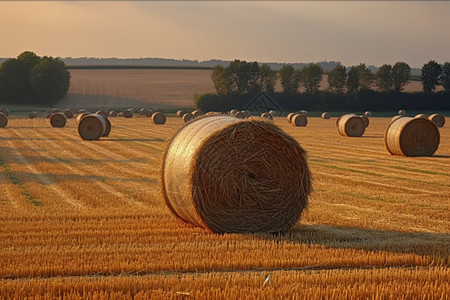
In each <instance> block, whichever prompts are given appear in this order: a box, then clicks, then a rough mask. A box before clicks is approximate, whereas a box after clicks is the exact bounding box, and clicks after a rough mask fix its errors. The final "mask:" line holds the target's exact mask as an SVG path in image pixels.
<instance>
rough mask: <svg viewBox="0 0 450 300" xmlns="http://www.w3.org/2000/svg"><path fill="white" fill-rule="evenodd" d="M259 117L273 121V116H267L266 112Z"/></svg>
mask: <svg viewBox="0 0 450 300" xmlns="http://www.w3.org/2000/svg"><path fill="white" fill-rule="evenodd" d="M260 117H261V118H264V119H269V120H273V116H272V115H271V114H269V113H268V112H264V113H262V114H261V116H260Z"/></svg>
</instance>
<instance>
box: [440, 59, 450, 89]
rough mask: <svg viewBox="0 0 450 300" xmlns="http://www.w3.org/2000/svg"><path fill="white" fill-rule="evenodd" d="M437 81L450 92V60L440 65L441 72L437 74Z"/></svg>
mask: <svg viewBox="0 0 450 300" xmlns="http://www.w3.org/2000/svg"><path fill="white" fill-rule="evenodd" d="M439 83H440V84H441V85H442V86H443V87H444V89H445V90H446V91H447V92H450V62H446V63H444V64H443V65H442V73H441V75H440V76H439Z"/></svg>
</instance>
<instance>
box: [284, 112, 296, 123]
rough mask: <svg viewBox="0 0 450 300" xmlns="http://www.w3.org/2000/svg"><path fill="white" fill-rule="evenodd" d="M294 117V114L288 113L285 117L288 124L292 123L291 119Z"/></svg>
mask: <svg viewBox="0 0 450 300" xmlns="http://www.w3.org/2000/svg"><path fill="white" fill-rule="evenodd" d="M294 115H295V113H288V115H287V116H286V118H287V120H288V122H289V123H291V121H292V117H293V116H294Z"/></svg>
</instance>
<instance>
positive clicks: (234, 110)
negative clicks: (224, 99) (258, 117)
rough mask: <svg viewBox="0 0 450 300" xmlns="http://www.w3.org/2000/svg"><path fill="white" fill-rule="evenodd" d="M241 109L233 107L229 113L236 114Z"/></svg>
mask: <svg viewBox="0 0 450 300" xmlns="http://www.w3.org/2000/svg"><path fill="white" fill-rule="evenodd" d="M238 111H239V110H237V109H232V110H230V112H229V113H228V114H229V115H230V116H234V115H235V114H236V113H237V112H238Z"/></svg>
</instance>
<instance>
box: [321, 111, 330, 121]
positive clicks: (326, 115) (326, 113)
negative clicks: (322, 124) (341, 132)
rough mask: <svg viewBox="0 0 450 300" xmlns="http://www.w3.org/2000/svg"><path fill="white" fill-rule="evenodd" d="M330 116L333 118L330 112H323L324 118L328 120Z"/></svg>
mask: <svg viewBox="0 0 450 300" xmlns="http://www.w3.org/2000/svg"><path fill="white" fill-rule="evenodd" d="M329 118H331V115H330V113H329V112H323V113H322V119H324V120H328V119H329Z"/></svg>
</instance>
